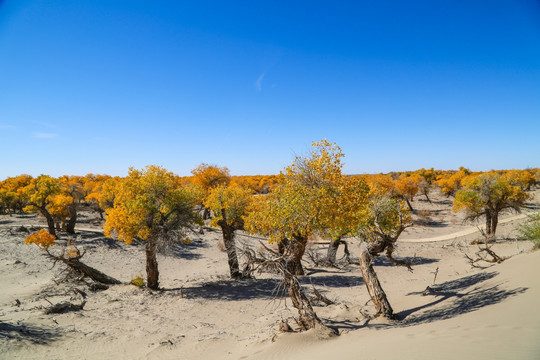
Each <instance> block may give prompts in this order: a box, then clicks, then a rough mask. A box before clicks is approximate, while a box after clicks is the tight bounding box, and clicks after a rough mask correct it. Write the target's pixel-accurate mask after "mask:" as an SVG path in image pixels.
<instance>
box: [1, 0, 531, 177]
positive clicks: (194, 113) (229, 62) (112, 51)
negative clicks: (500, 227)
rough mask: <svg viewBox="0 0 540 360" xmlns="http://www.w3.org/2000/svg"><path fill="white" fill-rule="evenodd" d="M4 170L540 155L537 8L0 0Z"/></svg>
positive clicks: (359, 168) (265, 168)
mask: <svg viewBox="0 0 540 360" xmlns="http://www.w3.org/2000/svg"><path fill="white" fill-rule="evenodd" d="M0 136H1V140H2V145H3V146H2V147H3V151H2V152H1V153H0V157H1V159H2V161H1V164H2V165H1V167H0V178H5V177H7V176H14V175H18V174H21V173H29V174H31V175H39V174H41V173H45V174H51V175H53V176H58V175H62V174H81V175H83V174H86V173H108V174H111V175H125V174H127V169H128V167H130V166H135V167H137V168H140V167H143V166H145V165H148V164H158V165H162V166H164V167H166V168H167V169H169V170H171V171H174V172H175V173H178V174H180V175H188V174H189V172H190V170H191V169H193V168H195V167H196V166H197V165H198V164H200V163H201V162H206V163H211V164H217V165H220V166H227V167H228V168H229V169H230V170H231V173H232V174H235V175H241V174H274V173H278V172H279V171H280V170H281V169H283V168H284V167H285V166H287V165H288V164H289V163H290V162H291V161H292V160H293V158H294V156H295V155H299V154H305V153H306V152H307V151H309V148H310V144H311V143H312V142H313V141H317V140H320V139H322V138H326V139H328V140H330V141H333V142H336V143H337V144H338V145H340V146H341V148H342V149H343V151H344V153H345V154H346V158H345V172H346V173H350V174H353V173H374V172H388V171H400V170H414V169H417V168H421V167H435V168H439V169H453V168H454V169H455V168H458V167H459V166H466V167H469V168H471V169H473V170H489V169H492V168H495V169H501V168H525V167H539V166H540V2H539V1H537V0H535V1H533V0H514V1H510V0H509V1H473V0H471V1H433V0H426V1H410V2H404V1H356V2H352V1H332V2H329V1H321V2H317V1H296V2H291V1H243V2H224V1H210V2H207V1H136V0H130V1H120V0H93V1H70V0H62V1H39V0H34V1H27V0H4V1H2V0H0Z"/></svg>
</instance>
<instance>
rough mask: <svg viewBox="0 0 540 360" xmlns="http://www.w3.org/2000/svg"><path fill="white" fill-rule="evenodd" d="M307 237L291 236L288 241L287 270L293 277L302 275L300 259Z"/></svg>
mask: <svg viewBox="0 0 540 360" xmlns="http://www.w3.org/2000/svg"><path fill="white" fill-rule="evenodd" d="M306 244H307V237H303V236H293V238H292V239H291V241H290V244H289V248H290V255H289V257H288V260H287V261H288V262H290V263H291V265H290V266H291V268H290V269H289V270H290V271H291V272H292V273H293V274H294V275H304V267H303V266H302V257H303V256H304V253H305V252H306Z"/></svg>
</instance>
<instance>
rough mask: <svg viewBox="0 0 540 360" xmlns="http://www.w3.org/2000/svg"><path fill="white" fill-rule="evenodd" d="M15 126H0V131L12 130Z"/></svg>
mask: <svg viewBox="0 0 540 360" xmlns="http://www.w3.org/2000/svg"><path fill="white" fill-rule="evenodd" d="M13 129H15V126H13V125H9V124H0V130H13Z"/></svg>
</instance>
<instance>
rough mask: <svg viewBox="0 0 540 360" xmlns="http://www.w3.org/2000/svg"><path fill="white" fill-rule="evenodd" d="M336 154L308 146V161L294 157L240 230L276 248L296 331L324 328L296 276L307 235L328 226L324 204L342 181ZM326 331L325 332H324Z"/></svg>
mask: <svg viewBox="0 0 540 360" xmlns="http://www.w3.org/2000/svg"><path fill="white" fill-rule="evenodd" d="M342 157H343V153H342V152H341V149H340V148H339V147H338V146H337V145H336V144H333V143H330V142H328V141H326V140H322V141H320V142H317V143H314V144H313V150H312V152H311V154H309V155H308V156H299V157H296V159H295V160H294V162H293V163H292V164H291V165H290V166H289V167H287V169H286V170H285V171H284V172H283V173H282V174H281V177H280V183H279V185H278V186H277V187H276V188H275V189H274V190H273V191H272V192H271V193H270V194H268V195H266V196H258V197H256V198H255V199H254V201H253V205H252V206H251V207H250V211H249V213H248V216H247V217H246V218H245V220H246V229H247V230H248V231H250V232H252V233H258V234H262V235H266V236H268V237H269V242H271V243H272V242H277V243H278V244H279V248H280V253H281V256H280V257H279V261H280V264H281V265H280V269H281V272H282V275H283V277H284V284H285V288H286V289H287V291H288V293H289V296H290V298H291V300H292V303H293V305H294V306H295V308H296V309H297V310H298V312H299V319H298V324H299V325H300V327H301V328H302V329H305V330H307V329H311V328H314V327H321V326H322V327H324V325H323V324H322V322H321V320H320V319H319V318H318V317H317V315H316V313H315V311H314V310H313V308H312V307H311V304H310V303H309V300H308V299H307V298H306V296H305V295H304V293H303V291H302V289H301V287H300V284H299V282H298V279H297V277H296V276H297V275H303V274H304V270H303V267H302V263H301V260H302V257H303V255H304V252H305V248H306V244H307V241H308V238H309V236H310V235H312V234H313V233H314V232H318V231H323V230H322V229H323V228H324V227H325V226H326V225H327V224H328V222H327V221H325V220H324V216H327V214H328V208H327V207H328V206H329V204H332V202H331V201H330V199H331V198H332V197H333V196H335V195H336V194H337V193H338V186H337V184H339V183H340V181H341V179H342V174H341V168H342V164H341V158H342ZM325 328H326V327H325Z"/></svg>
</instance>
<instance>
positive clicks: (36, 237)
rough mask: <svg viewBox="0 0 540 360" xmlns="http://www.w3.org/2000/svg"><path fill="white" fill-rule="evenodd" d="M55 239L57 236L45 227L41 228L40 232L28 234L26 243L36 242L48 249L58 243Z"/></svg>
mask: <svg viewBox="0 0 540 360" xmlns="http://www.w3.org/2000/svg"><path fill="white" fill-rule="evenodd" d="M55 240H56V236H54V235H51V234H49V233H48V232H47V231H45V229H41V230H39V231H38V232H35V233H33V234H31V235H28V236H27V237H26V240H25V241H24V243H25V244H26V245H28V244H36V245H37V246H40V247H42V248H44V249H48V248H49V247H51V246H53V245H55V244H56V242H55Z"/></svg>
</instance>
